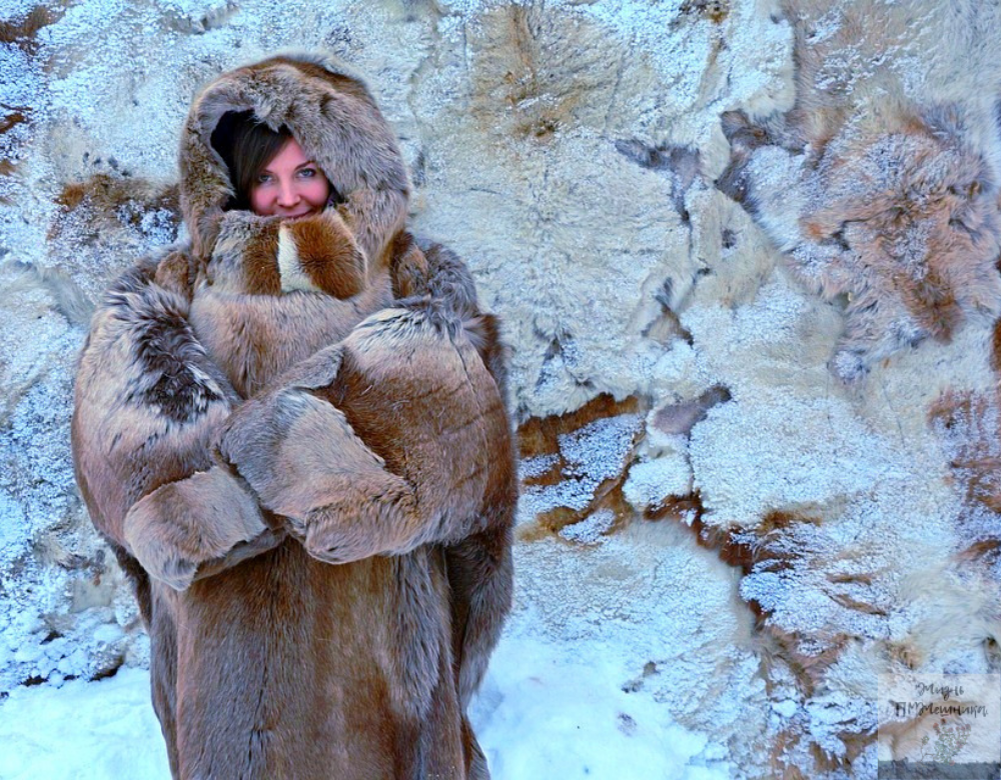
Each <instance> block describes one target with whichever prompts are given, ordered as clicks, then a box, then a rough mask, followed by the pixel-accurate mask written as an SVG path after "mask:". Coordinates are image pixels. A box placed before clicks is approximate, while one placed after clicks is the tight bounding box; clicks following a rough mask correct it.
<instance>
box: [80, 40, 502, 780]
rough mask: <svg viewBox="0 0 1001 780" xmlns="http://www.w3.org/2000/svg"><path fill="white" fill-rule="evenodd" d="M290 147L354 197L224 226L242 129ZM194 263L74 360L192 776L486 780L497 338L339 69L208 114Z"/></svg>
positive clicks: (114, 319) (197, 174)
mask: <svg viewBox="0 0 1001 780" xmlns="http://www.w3.org/2000/svg"><path fill="white" fill-rule="evenodd" d="M241 111H252V112H254V114H255V115H256V116H257V118H258V119H260V120H261V121H263V122H266V123H267V124H269V125H270V126H271V127H273V128H276V129H277V128H278V127H280V126H282V125H285V126H287V127H289V129H290V130H291V131H292V133H293V135H294V137H295V138H296V140H297V141H298V142H299V144H300V146H301V147H302V148H303V150H304V152H305V153H306V154H307V156H309V157H311V158H312V159H313V160H314V161H315V162H316V163H317V165H318V166H319V167H320V168H321V169H322V170H323V171H324V173H325V174H326V176H327V178H328V179H329V180H330V182H331V184H332V185H333V187H334V188H335V190H336V191H337V192H338V193H340V194H341V195H342V196H343V197H344V201H343V202H342V203H340V204H339V205H338V206H336V208H333V207H331V208H328V209H327V210H326V211H325V212H324V213H322V214H320V215H316V216H314V217H310V218H307V219H303V220H298V221H296V222H292V223H283V222H281V220H278V219H275V218H261V217H256V216H254V215H251V214H249V213H246V212H238V211H226V210H225V208H226V204H227V203H228V201H229V200H230V198H231V196H232V186H231V184H230V178H229V173H228V171H227V169H226V167H225V164H224V163H223V161H222V158H221V157H220V156H219V154H218V153H217V151H216V150H215V149H214V148H213V147H212V133H213V131H214V130H215V128H216V127H217V125H218V123H219V121H220V119H221V118H222V117H223V116H224V115H225V114H226V113H227V112H241ZM180 161H181V195H182V197H181V201H182V210H183V213H184V217H185V221H186V223H187V225H188V229H189V232H190V235H191V240H190V244H189V245H186V246H183V247H180V248H175V249H173V250H172V251H170V252H168V253H166V254H165V255H164V256H162V257H161V258H159V259H156V260H146V261H142V262H140V263H139V264H138V265H137V266H136V267H135V268H133V269H132V270H131V271H129V272H128V273H126V274H125V275H124V276H123V277H122V278H120V279H119V280H118V281H117V282H116V283H115V284H114V285H113V286H112V288H111V289H110V290H109V292H108V294H107V296H106V298H105V300H104V302H103V304H102V305H101V306H100V307H99V309H98V311H97V312H96V314H95V316H94V319H93V322H92V325H91V333H90V336H89V338H88V341H87V344H86V345H85V347H84V351H83V354H82V357H81V362H80V368H79V372H78V376H77V384H76V407H75V413H74V418H73V428H72V434H73V452H74V459H75V466H76V473H77V480H78V483H79V485H80V489H81V491H82V493H83V495H84V498H85V500H86V502H87V506H88V508H89V510H90V514H91V517H92V519H93V521H94V524H95V525H96V526H97V528H98V529H99V530H100V531H101V533H102V534H103V535H104V536H105V538H106V539H107V540H108V542H109V544H110V545H111V546H112V548H113V549H114V551H115V553H116V555H117V556H118V559H119V561H120V562H121V564H122V566H123V568H124V569H125V570H126V572H127V573H128V574H129V575H130V577H131V578H132V580H133V582H134V585H135V589H136V596H137V599H138V601H139V604H140V608H141V611H142V614H143V617H144V619H145V621H146V623H147V626H148V629H149V634H150V639H151V644H152V658H151V673H152V687H153V703H154V707H155V709H156V712H157V715H158V717H159V719H160V723H161V726H162V729H163V733H164V737H165V739H166V742H167V749H168V755H169V758H170V765H171V771H172V773H173V775H174V777H175V778H213V779H214V780H215V779H218V778H317V777H337V778H358V779H359V780H362V779H365V780H372V779H374V778H425V777H428V778H431V777H440V778H467V777H468V778H483V777H487V776H488V773H487V768H486V763H485V760H484V758H483V755H482V753H481V751H480V749H479V747H478V745H477V743H476V739H475V737H474V735H473V732H472V730H471V728H470V726H469V723H468V721H467V719H466V717H465V714H464V713H465V708H466V705H467V704H468V701H469V698H470V696H471V695H472V693H473V692H474V691H475V689H476V687H477V686H478V685H479V683H480V681H481V679H482V676H483V674H484V671H485V669H486V664H487V660H488V658H489V654H490V652H491V650H492V649H493V646H494V644H495V643H496V641H497V638H498V635H499V632H500V628H501V624H502V622H503V619H504V616H505V615H506V613H507V611H508V609H509V607H510V600H511V577H512V568H511V553H510V547H511V525H512V518H513V512H514V506H515V502H516V497H517V490H516V481H515V470H514V455H513V449H512V442H511V436H510V426H509V422H508V414H507V410H506V408H505V404H504V398H505V386H504V382H505V377H504V361H503V350H502V348H501V345H500V342H499V339H498V335H497V334H498V327H497V323H496V321H495V320H494V319H493V318H492V317H491V316H489V315H485V314H482V313H481V312H479V310H478V308H477V303H476V293H475V288H474V286H473V283H472V279H471V277H470V276H469V273H468V271H467V270H466V268H465V267H464V266H463V264H462V263H461V262H460V261H459V260H458V259H457V258H455V257H454V256H453V255H451V254H450V253H449V252H448V251H447V250H445V249H443V248H441V247H439V246H436V245H428V244H421V245H418V243H417V242H415V241H414V240H413V239H412V238H411V236H410V235H409V234H408V233H406V232H405V231H404V230H403V224H404V220H405V215H406V206H407V198H408V186H407V177H406V172H405V168H404V165H403V162H402V158H401V156H400V154H399V151H398V148H397V145H396V142H395V139H394V137H393V135H392V132H391V131H390V129H389V127H388V125H387V123H386V122H385V120H384V119H383V117H382V115H381V114H380V112H379V110H378V108H377V106H376V104H375V102H374V101H373V99H372V98H371V96H370V94H369V93H368V91H367V89H366V88H365V86H364V85H363V84H362V83H361V82H360V81H359V80H358V79H357V78H355V77H353V76H352V75H350V74H349V73H347V72H345V71H344V70H343V69H342V68H340V66H338V65H337V64H336V63H332V62H329V61H325V60H314V59H310V58H288V57H281V58H273V59H270V60H267V61H264V62H262V63H258V64H256V65H252V66H249V67H246V68H241V69H239V70H236V71H233V72H231V73H228V74H224V75H223V76H221V77H220V78H218V79H217V80H216V81H214V82H212V83H211V84H209V85H208V86H207V87H206V88H205V89H204V90H203V91H202V93H201V94H200V95H199V96H198V97H197V98H196V100H195V102H194V104H193V106H192V108H191V111H190V114H189V117H188V120H187V122H186V124H185V127H184V130H183V136H182V142H181V157H180Z"/></svg>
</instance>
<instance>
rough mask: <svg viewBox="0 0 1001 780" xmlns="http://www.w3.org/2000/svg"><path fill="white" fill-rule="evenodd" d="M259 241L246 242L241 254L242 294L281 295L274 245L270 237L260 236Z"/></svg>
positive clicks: (280, 281)
mask: <svg viewBox="0 0 1001 780" xmlns="http://www.w3.org/2000/svg"><path fill="white" fill-rule="evenodd" d="M260 238H261V240H260V241H253V242H248V243H247V245H246V248H245V250H244V252H243V280H244V284H245V285H246V287H245V289H244V290H243V292H246V293H248V294H250V295H281V294H282V280H281V275H280V274H279V272H278V257H277V255H276V245H275V242H274V241H273V240H272V237H271V236H270V235H266V234H261V236H260Z"/></svg>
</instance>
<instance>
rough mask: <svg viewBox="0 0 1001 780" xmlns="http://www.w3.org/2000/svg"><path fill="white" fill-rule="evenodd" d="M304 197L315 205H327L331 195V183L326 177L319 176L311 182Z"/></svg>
mask: <svg viewBox="0 0 1001 780" xmlns="http://www.w3.org/2000/svg"><path fill="white" fill-rule="evenodd" d="M303 197H305V199H306V200H308V201H309V202H310V203H312V204H313V205H315V206H321V207H322V206H325V205H326V203H327V198H329V197H330V185H329V184H328V183H327V180H326V179H324V178H322V177H317V178H315V179H313V180H311V181H310V182H309V185H308V187H307V189H306V192H304V193H303Z"/></svg>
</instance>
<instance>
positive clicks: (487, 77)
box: [0, 0, 1001, 780]
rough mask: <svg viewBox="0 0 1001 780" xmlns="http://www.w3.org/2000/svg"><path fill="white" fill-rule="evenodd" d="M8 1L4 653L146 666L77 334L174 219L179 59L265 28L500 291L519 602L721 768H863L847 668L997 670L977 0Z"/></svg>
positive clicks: (989, 33)
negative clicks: (381, 147)
mask: <svg viewBox="0 0 1001 780" xmlns="http://www.w3.org/2000/svg"><path fill="white" fill-rule="evenodd" d="M18 7H19V9H20V10H19V11H18V12H17V13H15V14H14V15H12V17H11V19H10V21H9V25H8V27H7V28H4V32H3V34H2V36H0V56H2V58H3V60H2V62H3V63H4V65H3V67H4V68H9V69H15V68H16V69H17V70H16V72H17V73H18V74H19V75H22V78H18V79H13V80H4V81H3V86H2V87H0V93H2V94H3V97H2V98H0V103H2V104H3V109H2V110H3V112H4V113H3V114H0V144H2V148H3V150H4V158H3V159H4V162H3V163H2V165H3V167H2V168H0V224H2V226H3V227H2V230H3V241H2V242H0V243H2V249H0V252H3V253H4V258H5V261H4V263H3V265H2V266H0V281H2V282H5V283H6V287H5V289H8V290H10V292H8V293H7V295H6V296H5V297H4V300H3V301H2V302H0V306H2V307H3V311H4V314H5V318H6V323H7V328H6V332H7V334H8V337H7V338H5V339H3V340H0V355H2V358H0V359H2V361H3V365H4V371H3V375H2V376H3V380H2V381H3V407H2V408H3V414H2V416H0V447H2V451H3V453H4V458H5V459H6V463H7V466H8V467H7V468H6V469H4V470H3V473H2V474H0V512H2V513H3V522H2V523H0V561H2V564H3V570H4V574H3V577H4V579H3V580H2V589H0V628H2V632H3V633H2V636H3V638H2V639H0V659H2V662H0V689H2V690H7V689H11V688H13V687H14V686H18V685H22V684H24V683H26V682H39V683H42V682H47V683H54V682H58V680H59V679H61V678H63V677H65V676H67V675H72V676H83V677H94V676H100V675H101V674H106V673H108V671H109V670H111V669H114V668H116V667H117V666H118V665H120V664H123V663H125V664H136V665H141V664H142V663H144V660H145V656H146V652H147V651H146V650H145V645H144V639H143V637H142V633H141V631H140V630H139V628H138V621H137V619H136V614H135V612H134V609H133V608H132V607H131V606H130V597H129V595H128V593H127V592H126V591H125V589H124V588H123V583H122V576H121V573H120V571H119V570H118V568H117V566H116V565H115V563H114V561H113V560H112V556H111V555H110V554H109V552H108V551H107V549H106V548H104V547H103V546H102V544H101V543H100V542H99V541H98V540H97V539H96V538H95V537H94V535H93V534H92V533H91V531H90V530H89V521H88V519H87V517H86V513H85V512H84V510H83V509H82V507H81V504H80V501H79V499H78V497H77V495H76V493H75V491H74V489H73V487H72V474H71V472H70V469H69V452H68V445H67V444H66V437H67V435H68V424H69V422H68V421H69V415H70V406H69V397H70V394H71V388H70V375H71V373H72V370H73V365H72V364H73V357H72V356H73V354H74V353H75V352H76V350H77V348H78V346H79V345H80V344H81V343H82V339H83V333H84V330H83V326H82V323H83V322H85V321H86V319H87V317H88V316H89V315H88V314H87V311H86V310H87V301H88V300H91V301H93V300H96V298H97V295H98V293H99V291H100V290H101V289H103V288H104V287H106V286H107V284H108V283H109V281H110V280H111V279H113V278H114V277H116V276H117V275H118V274H119V273H120V272H121V271H122V270H123V269H124V268H125V267H126V266H127V265H129V264H130V263H131V259H130V258H127V257H126V254H127V253H124V252H119V251H117V250H116V251H111V250H110V248H111V247H116V248H119V249H120V248H121V247H125V246H133V247H135V253H136V254H139V253H141V252H143V251H146V250H148V249H151V248H154V247H156V246H161V245H165V244H168V243H170V242H172V241H174V240H175V239H176V238H177V237H178V230H179V227H178V222H177V208H178V202H179V201H178V199H179V195H178V193H177V190H176V189H172V188H171V186H170V185H171V182H173V181H174V180H175V179H176V170H175V162H176V141H175V136H176V132H177V129H178V128H179V127H180V125H181V122H182V121H183V116H184V112H185V111H186V107H187V105H188V102H189V100H190V98H191V96H192V95H193V94H194V93H195V91H196V89H197V88H198V87H199V86H200V85H201V84H203V83H204V82H206V81H207V80H208V79H210V78H212V77H214V76H216V75H217V74H218V73H220V72H223V71H225V70H228V69H230V68H231V67H235V66H236V65H238V64H241V63H243V62H247V61H251V60H254V59H257V58H260V57H263V56H265V55H267V54H270V53H272V51H273V49H274V44H275V42H276V41H281V42H282V43H283V44H288V45H289V46H294V47H295V48H297V49H303V50H318V51H326V52H331V53H333V54H335V55H337V56H339V57H341V58H342V59H344V60H346V61H348V62H350V63H351V64H352V65H353V66H355V67H357V68H358V69H359V70H360V71H362V72H364V73H367V74H369V76H370V82H371V84H372V88H373V90H374V91H375V92H376V93H377V97H378V99H379V103H380V105H381V106H383V107H384V109H385V111H386V114H387V118H388V119H389V121H390V123H391V124H392V126H393V129H394V131H395V132H396V134H397V136H398V137H399V139H400V148H401V151H402V155H403V157H404V159H405V161H406V164H407V167H408V172H409V181H410V183H411V186H412V199H411V202H410V212H411V213H410V216H409V224H410V225H412V226H413V229H414V232H415V233H417V234H419V235H426V236H429V237H432V238H434V239H436V240H440V241H442V242H443V243H445V244H447V245H448V246H450V247H451V248H453V249H454V250H455V251H456V252H457V254H458V255H460V256H461V257H463V258H464V259H465V260H466V262H467V263H468V264H469V267H470V270H471V272H472V274H473V276H474V277H475V279H476V282H477V286H478V289H479V291H480V298H481V301H482V302H483V303H484V305H485V308H486V309H488V310H490V311H494V312H496V313H497V314H498V315H499V317H500V318H501V321H502V322H503V323H504V329H505V330H504V336H505V340H506V341H508V342H509V343H510V344H511V345H512V347H513V354H512V372H511V376H510V380H509V388H508V396H509V399H510V402H511V407H512V410H513V412H514V414H515V415H516V416H517V419H518V423H519V446H520V448H521V454H522V464H521V478H522V488H523V498H522V501H521V505H520V515H519V524H518V526H517V529H516V549H515V556H516V559H517V560H516V565H517V566H518V569H519V574H520V581H519V583H518V584H517V591H516V593H515V613H514V616H513V620H512V623H511V624H510V628H509V631H510V635H511V636H512V637H515V638H523V637H531V638H532V640H533V641H538V642H541V643H545V645H546V646H552V647H559V648H568V647H571V646H572V647H573V653H574V654H575V657H578V658H580V659H581V662H582V663H590V662H592V661H594V662H595V663H597V662H598V661H599V660H600V662H601V663H602V664H606V663H607V664H610V665H613V666H614V668H615V669H616V673H618V674H619V677H620V680H621V685H620V686H618V687H617V688H616V690H615V691H614V693H616V694H618V693H620V692H621V691H628V692H629V697H632V700H634V701H642V702H644V703H649V704H650V706H651V707H654V706H656V707H657V708H658V709H657V711H658V712H664V713H667V715H665V717H670V719H671V722H672V723H676V724H679V725H681V726H683V727H685V728H687V729H689V730H691V731H693V732H696V733H698V734H701V735H703V736H704V737H705V747H704V748H702V749H701V752H700V753H699V754H698V756H697V760H698V761H701V762H702V763H703V764H704V765H706V766H713V765H718V766H725V767H727V769H726V771H727V772H728V773H729V774H730V776H733V777H740V776H745V777H787V778H806V777H809V778H831V779H832V780H833V779H834V778H849V777H850V778H868V777H873V776H874V775H875V774H876V764H877V760H878V758H879V756H880V750H881V748H880V745H879V736H878V732H879V731H880V727H881V726H884V727H887V728H888V724H886V723H881V722H880V720H879V718H880V716H879V714H878V712H877V710H876V709H875V706H874V701H875V696H874V694H873V685H874V682H873V681H874V680H876V679H877V677H878V675H880V674H885V673H890V672H894V671H906V672H941V671H946V670H947V671H951V672H954V673H958V672H970V673H995V674H996V673H997V672H998V671H999V669H1001V658H999V654H998V650H997V641H998V637H999V631H1001V613H999V610H998V604H999V603H1001V599H999V596H1001V589H999V584H1001V563H999V555H998V550H999V545H1001V542H999V539H1001V515H999V511H1001V501H999V500H998V485H997V478H996V473H995V472H996V469H997V463H999V462H1001V444H999V438H998V433H999V432H998V420H999V419H1001V414H999V409H998V403H999V401H998V397H997V385H998V371H999V370H1001V356H999V354H998V350H999V344H1001V338H999V337H998V335H997V332H996V331H997V328H996V325H995V322H996V320H997V317H998V314H999V311H1001V287H999V284H1001V281H999V275H998V271H997V261H998V254H999V242H1001V238H999V236H1001V233H999V225H1001V223H999V214H998V197H999V186H1001V185H999V181H1001V180H999V175H1001V133H999V130H998V124H997V119H996V117H997V105H998V100H999V98H1001V65H999V64H998V61H997V57H996V52H995V49H996V41H997V39H998V35H999V34H1001V10H999V9H998V7H997V6H995V5H994V4H990V3H982V2H975V1H974V0H948V1H946V2H942V1H940V0H914V2H908V3H900V2H896V3H893V2H884V1H883V0H834V2H821V1H820V0H816V1H814V0H786V2H780V0H720V1H719V2H691V1H689V0H685V2H675V3H638V2H637V3H634V2H628V1H626V0H598V1H597V2H593V3H579V2H571V1H570V0H567V1H566V2H563V1H562V0H558V1H556V2H552V1H550V2H545V3H542V2H527V3H524V2H519V3H514V2H450V1H448V0H444V1H440V2H435V3H423V2H400V1H399V0H380V2H373V3H367V4H363V5H361V4H356V3H347V2H327V3H312V2H307V1H306V0H301V2H297V3H293V4H289V5H288V6H287V7H286V6H282V8H275V7H274V4H266V3H263V2H257V0H248V2H245V3H241V4H239V7H238V8H237V7H236V6H235V5H233V4H228V3H223V2H216V1H215V0H204V2H198V1H194V2H185V3H174V2H167V0H144V1H143V2H139V3H133V4H128V7H127V8H126V7H121V8H118V7H116V10H114V11H111V12H108V11H107V10H106V8H105V7H104V6H103V5H102V4H99V3H88V2H81V3H78V4H75V5H73V6H72V7H70V8H68V9H67V8H63V6H61V5H60V6H56V5H52V7H51V8H49V7H48V6H42V7H41V10H40V11H38V12H35V13H31V12H32V7H29V6H28V5H24V7H23V8H21V5H20V4H19V6H18ZM139 28H142V29H148V30H149V31H151V32H150V34H149V35H147V36H134V35H132V34H131V31H132V30H135V29H139ZM81 30H85V31H86V32H87V34H86V35H81V34H80V31H81ZM40 31H44V32H40ZM145 63H149V64H148V65H147V64H145ZM8 81H9V82H10V83H8ZM82 84H86V85H87V86H86V88H84V87H82V86H81V85H82ZM428 262H429V263H437V262H447V258H440V257H439V258H435V257H430V256H429V257H428ZM14 334H16V335H14ZM567 582H573V583H574V588H572V589H568V588H567V586H566V583H567ZM502 646H503V644H502ZM567 652H569V651H567ZM647 725H649V724H648V723H645V722H643V721H642V720H641V721H640V724H639V726H640V728H644V727H646V726H647ZM919 725H920V724H919V723H918V722H917V721H916V720H914V721H907V722H902V723H896V724H894V725H893V730H894V733H903V732H907V731H908V730H912V731H914V730H916V729H917V728H918V726H919ZM649 727H650V728H653V727H654V726H653V725H649ZM883 731H884V733H886V728H884V729H883ZM568 739H569V737H568ZM508 749H509V750H516V747H515V746H508Z"/></svg>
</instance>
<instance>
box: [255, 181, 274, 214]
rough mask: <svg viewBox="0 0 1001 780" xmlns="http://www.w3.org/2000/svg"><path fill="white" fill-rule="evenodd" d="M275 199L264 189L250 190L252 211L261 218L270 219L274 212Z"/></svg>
mask: <svg viewBox="0 0 1001 780" xmlns="http://www.w3.org/2000/svg"><path fill="white" fill-rule="evenodd" d="M274 201H275V198H274V196H273V195H269V191H268V190H267V189H265V188H262V187H253V188H251V190H250V210H251V211H253V212H254V213H255V214H256V215H257V216H259V217H268V216H271V215H272V212H273V210H274Z"/></svg>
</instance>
